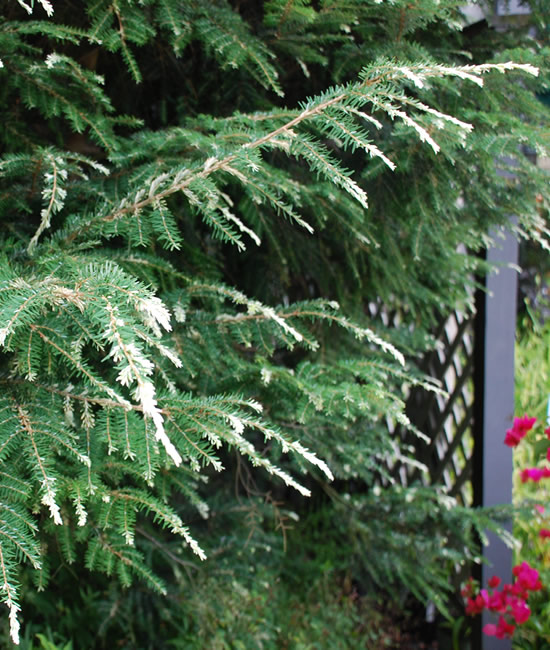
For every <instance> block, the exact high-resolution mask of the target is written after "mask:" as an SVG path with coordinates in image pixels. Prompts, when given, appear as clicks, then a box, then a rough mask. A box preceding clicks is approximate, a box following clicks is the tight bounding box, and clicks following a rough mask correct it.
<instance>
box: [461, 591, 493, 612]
mask: <svg viewBox="0 0 550 650" xmlns="http://www.w3.org/2000/svg"><path fill="white" fill-rule="evenodd" d="M488 605H489V594H488V593H487V590H486V589H482V590H481V591H480V592H479V594H478V595H477V596H476V597H475V598H468V600H467V601H466V610H465V611H466V614H467V615H469V616H475V615H476V614H481V612H482V611H483V610H484V609H485V607H487V606H488Z"/></svg>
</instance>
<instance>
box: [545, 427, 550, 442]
mask: <svg viewBox="0 0 550 650" xmlns="http://www.w3.org/2000/svg"><path fill="white" fill-rule="evenodd" d="M544 433H545V434H546V437H547V438H548V440H550V427H547V428H546V429H545V430H544Z"/></svg>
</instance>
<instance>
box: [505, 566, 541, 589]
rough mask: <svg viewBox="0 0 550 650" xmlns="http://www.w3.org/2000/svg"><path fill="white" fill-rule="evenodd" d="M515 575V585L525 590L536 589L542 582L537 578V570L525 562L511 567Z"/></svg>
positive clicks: (539, 587)
mask: <svg viewBox="0 0 550 650" xmlns="http://www.w3.org/2000/svg"><path fill="white" fill-rule="evenodd" d="M512 573H513V574H514V575H515V576H516V579H517V583H516V584H517V585H518V586H519V587H520V588H523V589H525V590H526V591H538V590H539V589H542V583H541V581H540V580H539V572H538V571H537V570H536V569H533V568H532V567H530V566H529V564H528V563H527V562H522V563H521V564H518V565H517V566H515V567H514V568H513V569H512ZM514 586H516V585H514Z"/></svg>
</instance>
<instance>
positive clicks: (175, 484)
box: [0, 0, 549, 648]
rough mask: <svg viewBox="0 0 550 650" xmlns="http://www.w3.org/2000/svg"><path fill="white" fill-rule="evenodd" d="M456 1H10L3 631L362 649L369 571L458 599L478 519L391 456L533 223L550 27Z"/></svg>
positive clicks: (402, 593)
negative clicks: (446, 326)
mask: <svg viewBox="0 0 550 650" xmlns="http://www.w3.org/2000/svg"><path fill="white" fill-rule="evenodd" d="M460 4H461V3H460V2H457V1H455V0H444V1H439V0H438V1H436V0H421V1H419V2H417V3H413V4H411V3H410V2H409V0H406V1H405V0H395V1H393V2H384V3H380V2H377V1H376V0H372V1H363V0H361V1H354V0H352V1H351V2H350V1H346V2H339V1H337V2H328V1H326V2H325V1H324V0H321V1H320V2H309V1H307V0H296V1H292V0H290V1H285V2H283V1H279V0H271V1H269V2H261V3H259V2H247V1H244V2H238V3H237V2H235V3H233V2H226V1H225V0H211V1H209V2H194V1H192V0H186V1H184V2H182V1H180V0H178V1H175V0H174V1H171V0H148V1H147V2H143V3H140V4H136V3H133V2H128V1H126V0H116V1H114V2H111V1H110V0H100V1H99V2H86V3H84V5H83V6H81V5H78V6H75V5H74V4H73V3H72V2H58V3H56V4H55V11H53V8H52V6H51V5H50V4H49V3H48V2H47V0H41V1H40V2H37V3H34V4H31V5H26V4H25V3H24V2H17V1H16V0H9V1H4V2H2V4H1V7H2V15H3V18H4V21H3V23H2V24H1V25H0V60H1V61H2V68H1V69H0V76H1V78H0V99H1V101H0V112H1V120H2V124H3V125H4V129H3V131H2V135H1V136H0V137H1V139H0V153H1V159H0V211H1V214H2V221H1V226H0V228H1V229H0V236H1V247H2V249H1V257H0V266H1V272H0V279H1V284H0V344H1V345H2V346H3V352H2V361H1V366H0V381H1V382H2V388H3V390H2V396H1V398H0V460H1V463H2V465H1V469H0V496H1V502H0V536H1V539H0V567H1V568H2V574H1V575H2V581H3V589H2V599H3V602H5V604H6V605H7V607H8V610H6V611H9V628H10V633H11V637H12V639H14V640H16V639H17V637H18V633H19V627H18V625H19V624H18V618H19V617H20V613H19V612H20V610H21V609H22V610H23V613H22V616H23V620H25V621H26V625H25V628H24V631H23V635H24V636H23V643H27V645H29V644H30V643H32V639H33V638H34V634H35V632H36V631H37V630H40V631H41V632H42V634H43V635H44V636H43V638H44V639H47V638H48V637H49V639H50V641H51V642H54V643H58V642H59V643H63V644H67V643H69V642H72V643H73V644H74V647H121V648H122V647H128V648H135V647H138V646H139V647H143V648H146V647H147V648H148V647H151V648H153V647H154V648H158V647H162V646H166V647H193V645H192V644H193V643H195V644H198V645H197V647H220V648H223V647H287V646H288V647H304V648H305V647H313V646H314V645H315V643H316V639H317V638H321V636H322V635H325V638H326V633H327V629H328V631H329V633H330V634H331V635H332V637H331V638H332V639H333V640H334V643H333V645H332V646H331V647H347V646H346V644H347V643H352V646H351V647H357V644H356V642H355V639H356V638H358V639H359V638H360V639H361V642H364V643H367V641H366V640H367V639H371V641H369V643H371V645H370V646H368V647H373V648H374V647H375V645H374V644H375V643H383V642H384V639H383V638H382V635H381V633H380V632H379V631H377V627H384V626H385V627H387V625H385V624H384V623H383V622H384V621H386V620H387V619H386V618H385V617H386V616H387V614H386V613H384V612H383V611H379V609H377V605H376V601H377V594H378V593H381V591H383V592H384V593H386V592H389V593H391V594H393V596H394V597H395V599H396V601H397V602H398V603H400V607H401V608H402V609H403V608H404V602H405V600H404V599H405V598H406V594H407V593H410V592H412V593H413V594H415V595H416V596H417V597H419V598H421V599H423V600H426V599H428V598H429V599H431V600H433V601H434V602H436V604H437V605H438V607H439V608H440V609H442V610H443V611H444V610H445V598H444V594H445V591H446V590H448V589H449V572H451V571H452V569H453V567H454V566H455V565H456V564H457V563H461V562H464V561H465V560H466V559H468V558H469V557H472V556H473V555H475V554H476V552H477V551H476V549H477V534H476V532H475V531H476V528H477V529H483V528H485V527H486V526H494V525H496V524H495V523H494V520H492V519H491V517H490V513H486V512H477V511H474V510H468V509H464V508H459V507H458V506H457V505H456V503H454V501H453V500H452V499H450V498H449V497H448V495H446V494H444V493H443V492H442V491H441V490H439V489H437V488H430V487H427V486H421V485H418V486H413V487H412V488H408V489H403V488H401V487H399V486H398V485H395V484H394V483H393V478H392V476H391V474H390V472H389V470H388V468H389V467H391V466H392V463H393V462H395V461H396V460H399V461H400V462H405V463H410V464H414V463H415V462H416V461H415V459H414V448H404V449H402V448H400V447H399V446H398V445H397V443H396V441H395V440H394V439H393V438H392V436H391V430H392V427H391V426H390V425H391V424H392V423H394V422H400V423H402V424H405V425H406V424H407V418H406V415H405V413H404V402H405V399H406V395H407V392H408V389H409V387H410V386H411V385H414V384H421V385H424V386H425V387H426V389H427V390H434V389H436V387H435V386H434V385H433V383H432V382H430V380H429V378H424V377H422V376H421V374H420V373H419V371H418V369H417V367H416V365H417V362H418V359H419V357H420V356H421V354H422V352H423V351H424V350H425V349H426V348H427V347H428V346H429V345H431V337H430V329H431V327H432V326H433V324H434V323H435V322H436V321H437V319H438V318H439V317H440V315H441V314H444V313H445V312H446V311H447V310H449V309H451V308H455V307H457V306H462V307H463V308H469V307H470V303H471V296H472V288H473V287H474V286H475V273H481V272H483V271H484V264H483V262H482V260H481V257H479V256H478V255H477V254H478V253H479V252H480V251H482V250H483V247H484V246H485V245H486V243H487V242H488V238H489V235H488V231H489V227H490V226H493V227H494V226H499V225H503V226H505V227H512V228H514V229H515V230H516V231H517V232H518V234H519V235H520V236H525V237H533V238H535V239H537V240H538V241H540V242H541V243H542V244H543V245H545V242H546V237H547V229H546V221H545V216H544V215H545V210H546V209H547V206H548V198H549V195H548V185H547V182H546V178H545V177H544V175H543V173H542V172H541V171H540V170H538V169H537V168H536V167H534V166H533V165H532V164H531V162H530V161H529V160H528V159H527V158H526V157H525V156H523V155H522V154H518V146H519V145H520V144H521V146H522V147H524V148H525V147H527V148H531V149H532V150H534V151H536V152H537V153H538V154H544V153H547V150H546V149H545V146H546V145H547V144H548V128H547V124H548V120H547V115H546V113H544V111H542V110H541V105H540V102H539V101H538V99H537V97H536V94H535V93H536V92H540V91H544V90H547V88H548V86H547V83H548V79H547V76H546V71H547V70H548V54H549V52H548V50H547V49H546V48H545V47H544V43H543V42H542V41H541V40H537V39H534V38H532V37H526V36H525V34H524V35H523V36H520V35H519V34H512V33H508V34H504V35H503V34H499V33H497V32H495V31H493V30H490V29H489V28H488V27H487V26H486V25H485V26H483V25H481V26H478V27H476V28H474V29H470V30H464V29H462V19H461V13H460V11H459V5H460ZM542 4H544V3H542ZM542 4H541V6H540V7H537V6H536V3H533V8H534V10H535V13H534V14H533V20H534V21H535V22H537V21H538V23H537V24H538V28H539V33H544V28H545V25H546V23H545V20H547V16H546V14H545V13H544V8H543V7H542ZM524 37H525V38H527V40H526V41H525V42H523V41H522V39H523V38H524ZM507 41H509V43H507ZM522 43H523V44H524V45H525V46H524V47H521V46H520V44H522ZM508 44H513V46H514V47H513V49H512V50H507V49H506V48H507V45H508ZM489 60H491V61H492V63H491V64H487V62H488V61H489ZM510 61H514V62H515V63H513V64H511V63H509V62H510ZM534 66H538V67H539V68H540V71H541V72H540V74H539V75H538V76H534V74H533V73H535V72H536V70H535V67H534ZM503 73H505V74H503ZM482 81H483V82H484V84H483V83H482ZM480 85H483V86H484V87H483V89H481V88H479V86H480ZM495 161H497V163H498V164H495ZM509 172H513V178H512V177H511V175H510V173H509ZM472 179H474V180H475V182H472ZM512 213H513V214H515V215H517V217H518V221H517V224H516V225H511V224H510V222H509V220H508V216H509V215H510V214H512ZM376 301H383V302H384V303H385V304H386V305H387V307H388V309H391V310H398V311H399V313H400V323H401V324H400V325H396V326H392V327H391V328H388V327H387V326H385V325H384V323H383V322H381V321H379V320H376V319H373V318H371V317H370V316H369V313H370V312H369V309H368V306H369V303H371V304H372V303H373V302H376ZM413 433H414V434H415V435H419V436H421V435H423V434H422V432H414V431H413ZM310 494H311V495H312V499H311V500H310V501H309V502H306V500H304V498H303V497H304V495H310ZM206 557H207V558H208V559H206V560H205V559H204V558H206ZM418 557H421V558H422V561H423V565H422V567H419V566H418ZM105 576H106V577H105ZM112 576H117V577H118V579H119V582H116V581H113V580H112V579H111V577H112ZM43 590H46V591H43ZM153 592H157V593H158V594H159V595H154V593H153ZM52 595H53V596H52ZM367 609H368V612H369V614H368V616H369V621H371V623H372V624H371V623H369V624H368V625H366V623H365V619H364V611H365V610H367ZM81 612H86V620H84V621H83V620H81V619H80V616H81ZM378 617H380V620H381V621H382V623H381V625H380V626H377V620H378ZM288 620H290V621H291V622H290V623H286V621H288ZM369 635H370V636H369ZM390 637H391V633H390ZM386 641H387V643H391V642H397V641H395V639H394V640H393V641H392V640H391V638H390V639H386ZM45 643H46V640H44V641H43V644H45ZM285 644H286V645H285ZM300 644H301V645H300ZM342 644H344V645H342ZM353 644H355V645H353Z"/></svg>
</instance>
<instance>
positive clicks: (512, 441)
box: [504, 429, 525, 447]
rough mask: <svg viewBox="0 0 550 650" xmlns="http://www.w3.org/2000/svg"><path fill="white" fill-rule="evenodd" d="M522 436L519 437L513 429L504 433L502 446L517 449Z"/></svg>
mask: <svg viewBox="0 0 550 650" xmlns="http://www.w3.org/2000/svg"><path fill="white" fill-rule="evenodd" d="M523 435H525V434H523ZM523 435H521V434H520V433H519V432H518V431H516V430H515V429H508V431H506V435H505V436H504V444H505V445H508V447H517V446H518V445H519V443H520V442H521V439H522V438H523Z"/></svg>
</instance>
